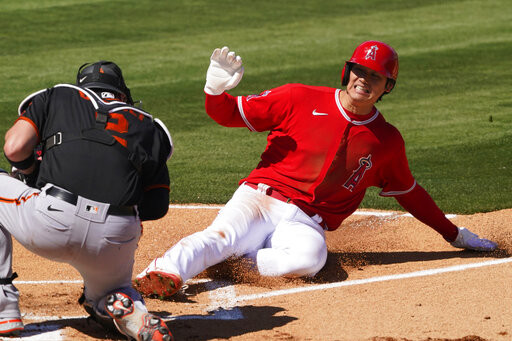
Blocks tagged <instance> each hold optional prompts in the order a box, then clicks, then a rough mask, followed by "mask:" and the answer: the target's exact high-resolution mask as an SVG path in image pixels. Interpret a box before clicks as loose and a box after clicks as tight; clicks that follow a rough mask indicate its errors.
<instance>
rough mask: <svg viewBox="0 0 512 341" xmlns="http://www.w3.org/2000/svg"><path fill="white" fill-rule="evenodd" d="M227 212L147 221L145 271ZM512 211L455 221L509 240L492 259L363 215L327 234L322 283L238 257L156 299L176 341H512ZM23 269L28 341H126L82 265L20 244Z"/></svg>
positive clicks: (379, 214) (424, 230) (411, 227)
mask: <svg viewBox="0 0 512 341" xmlns="http://www.w3.org/2000/svg"><path fill="white" fill-rule="evenodd" d="M217 212H218V209H217V208H216V207H200V206H198V207H197V208H189V207H179V206H177V207H171V209H170V212H169V214H168V215H167V216H166V217H165V218H164V219H162V220H161V221H158V222H153V223H146V224H144V235H143V237H142V239H141V241H140V245H139V250H138V252H137V256H136V260H135V271H136V272H139V271H141V270H142V269H143V268H144V267H145V266H146V265H147V264H148V263H149V262H150V261H151V260H152V259H153V258H154V257H156V256H159V255H160V254H161V253H163V252H164V251H165V250H166V249H167V248H168V247H169V246H170V245H173V244H174V243H176V242H177V241H178V240H179V239H180V238H182V237H184V236H186V235H188V234H191V233H193V232H195V231H198V230H200V229H202V228H203V227H206V226H207V224H208V223H209V222H211V220H213V218H214V217H215V215H216V214H217ZM511 214H512V210H510V209H509V210H502V211H497V212H493V213H486V214H474V215H468V216H455V217H453V218H452V220H453V221H454V222H455V223H456V224H458V225H461V226H467V227H468V228H469V229H471V230H472V231H474V232H476V233H480V234H482V235H484V236H486V237H489V238H492V239H494V240H496V241H497V242H498V243H499V244H500V250H499V251H497V252H493V253H490V254H487V253H476V252H469V251H460V250H458V249H454V248H452V247H451V246H450V245H449V244H448V243H446V242H445V241H444V240H443V239H442V238H441V237H440V236H439V235H437V233H436V232H434V231H433V230H431V229H430V228H429V227H427V226H425V225H423V224H421V223H419V222H418V221H417V220H415V219H413V218H411V217H409V216H407V215H404V213H403V212H391V211H367V210H364V211H358V212H357V214H355V215H354V216H352V217H350V218H349V219H348V220H347V221H346V224H345V225H344V227H343V228H341V229H339V230H337V231H335V232H329V233H327V243H328V247H329V256H328V260H327V265H326V266H325V268H324V269H323V270H321V271H320V273H319V274H318V275H317V277H316V278H315V279H313V280H303V279H296V280H286V279H274V278H262V277H259V276H256V275H254V274H251V273H248V272H247V271H246V270H245V266H244V263H243V262H242V261H240V260H230V261H228V262H224V263H221V264H220V265H219V266H215V267H213V268H210V269H209V270H207V271H205V272H204V273H202V274H200V275H199V276H197V277H196V278H194V279H192V280H191V281H189V282H188V283H187V285H186V287H185V288H184V290H182V291H181V292H180V293H178V294H177V295H176V296H174V298H173V299H172V300H169V301H160V300H157V299H153V298H147V299H146V303H147V305H148V308H149V309H150V311H153V312H155V313H156V314H158V315H160V316H162V317H164V318H165V319H166V321H167V325H168V326H169V328H170V329H171V331H172V333H173V334H174V336H175V339H176V340H194V341H196V340H244V341H245V340H312V341H313V340H314V341H324V340H346V341H356V340H374V341H375V340H379V341H384V340H386V341H397V340H421V341H427V340H429V341H432V340H459V341H461V340H464V341H477V340H479V341H481V340H489V341H490V340H497V341H505V340H511V339H512V316H511V307H512V285H511V281H510V279H511V278H512V257H511V252H512V243H511V240H512V236H511V234H510V229H509V226H510V225H509V224H510V215H511ZM99 266H100V265H99ZM14 269H15V270H16V271H17V272H18V274H19V275H20V277H19V278H18V279H17V281H16V282H17V283H18V284H17V287H18V289H19V290H20V292H21V311H22V314H24V315H25V316H24V321H25V323H26V328H27V329H26V331H25V332H24V333H23V338H22V339H23V340H25V339H26V340H120V339H122V338H120V337H118V336H116V335H114V334H108V333H105V332H104V331H103V330H102V329H101V328H100V327H99V326H98V325H97V324H95V323H94V322H92V321H88V320H87V319H86V315H85V313H84V311H83V310H81V308H80V307H79V306H78V304H77V303H76V301H77V299H78V297H79V296H80V293H81V281H80V276H79V275H78V273H77V272H76V271H75V270H74V269H72V268H70V267H69V266H67V265H63V264H58V263H52V262H48V261H46V260H44V259H41V258H39V257H35V256H33V255H32V254H30V253H29V252H27V251H26V250H24V249H23V248H21V247H20V246H19V244H17V243H16V244H15V253H14ZM47 281H51V282H47ZM69 281H71V282H69Z"/></svg>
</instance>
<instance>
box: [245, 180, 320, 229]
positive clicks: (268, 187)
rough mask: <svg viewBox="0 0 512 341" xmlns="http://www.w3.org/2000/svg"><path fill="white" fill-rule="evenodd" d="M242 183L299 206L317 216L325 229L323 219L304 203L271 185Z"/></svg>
mask: <svg viewBox="0 0 512 341" xmlns="http://www.w3.org/2000/svg"><path fill="white" fill-rule="evenodd" d="M243 184H244V185H246V186H249V187H251V188H252V189H255V190H257V191H262V190H263V193H265V194H266V195H268V196H269V197H272V198H275V199H277V200H281V201H284V202H285V203H292V204H294V205H295V206H297V207H298V208H300V209H301V210H302V211H303V212H304V213H306V214H307V215H308V216H310V217H314V216H318V217H319V220H320V221H319V222H318V224H320V226H322V227H323V229H324V230H326V229H327V225H326V223H325V220H324V219H323V218H322V217H321V216H320V215H319V214H317V213H316V212H313V211H312V210H310V209H309V208H308V207H307V206H306V205H304V204H302V203H301V202H298V201H294V200H292V199H291V198H288V197H287V196H284V195H283V194H281V193H279V192H278V191H276V190H275V189H273V188H272V187H270V186H267V185H264V186H265V187H260V186H261V185H259V184H254V183H251V182H247V181H246V182H244V183H243Z"/></svg>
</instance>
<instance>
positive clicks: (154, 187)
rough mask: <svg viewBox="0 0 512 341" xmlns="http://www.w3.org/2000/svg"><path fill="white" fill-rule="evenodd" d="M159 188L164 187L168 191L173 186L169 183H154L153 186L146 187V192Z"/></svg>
mask: <svg viewBox="0 0 512 341" xmlns="http://www.w3.org/2000/svg"><path fill="white" fill-rule="evenodd" d="M157 188H163V189H166V190H168V191H170V190H171V188H170V187H169V186H167V185H152V186H148V187H145V188H144V192H148V191H151V190H152V189H157Z"/></svg>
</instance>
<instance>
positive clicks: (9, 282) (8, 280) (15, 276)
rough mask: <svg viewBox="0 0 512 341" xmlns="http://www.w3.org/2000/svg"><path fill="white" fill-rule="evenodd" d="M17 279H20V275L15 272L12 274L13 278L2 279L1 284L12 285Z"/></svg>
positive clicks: (0, 279)
mask: <svg viewBox="0 0 512 341" xmlns="http://www.w3.org/2000/svg"><path fill="white" fill-rule="evenodd" d="M15 278H18V274H17V273H16V272H15V273H13V274H12V276H11V277H9V278H0V284H1V285H6V284H12V281H13V280H14V279H15Z"/></svg>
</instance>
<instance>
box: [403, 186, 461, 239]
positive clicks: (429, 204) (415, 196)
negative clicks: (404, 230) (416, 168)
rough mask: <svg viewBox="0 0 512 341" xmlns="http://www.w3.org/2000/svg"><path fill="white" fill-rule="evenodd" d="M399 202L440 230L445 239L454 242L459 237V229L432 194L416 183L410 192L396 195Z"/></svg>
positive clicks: (418, 217) (415, 215)
mask: <svg viewBox="0 0 512 341" xmlns="http://www.w3.org/2000/svg"><path fill="white" fill-rule="evenodd" d="M395 199H396V200H397V201H398V203H399V204H400V205H401V206H402V207H403V208H405V209H406V210H407V211H408V212H409V213H411V214H412V215H413V216H414V217H415V218H416V219H418V220H419V221H421V222H422V223H424V224H426V225H428V226H430V227H432V228H433V229H434V230H436V231H437V232H439V233H440V234H441V235H442V236H443V237H444V239H446V240H447V241H449V242H453V241H454V240H455V238H457V234H458V229H457V226H455V225H454V224H453V223H452V222H451V221H450V220H448V219H447V218H446V217H445V215H444V213H443V212H442V211H441V209H439V207H438V206H437V205H436V203H435V202H434V200H433V199H432V198H431V197H430V195H429V194H428V193H427V191H425V189H423V187H421V186H420V185H418V184H416V186H415V187H414V189H413V190H412V191H410V192H409V193H406V194H403V195H398V196H396V197H395Z"/></svg>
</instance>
